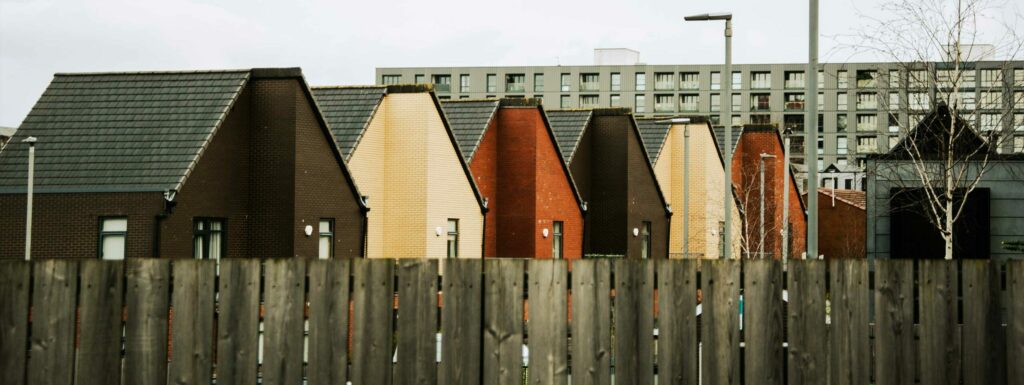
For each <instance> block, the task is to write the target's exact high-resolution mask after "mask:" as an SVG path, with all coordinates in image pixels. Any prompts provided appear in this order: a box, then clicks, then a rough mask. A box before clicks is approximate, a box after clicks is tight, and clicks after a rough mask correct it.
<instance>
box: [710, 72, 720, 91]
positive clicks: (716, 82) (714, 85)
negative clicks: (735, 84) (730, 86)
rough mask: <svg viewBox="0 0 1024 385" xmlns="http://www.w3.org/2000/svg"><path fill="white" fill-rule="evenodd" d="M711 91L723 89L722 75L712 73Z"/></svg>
mask: <svg viewBox="0 0 1024 385" xmlns="http://www.w3.org/2000/svg"><path fill="white" fill-rule="evenodd" d="M711 89H712V90H720V89H722V73H721V72H712V73H711Z"/></svg>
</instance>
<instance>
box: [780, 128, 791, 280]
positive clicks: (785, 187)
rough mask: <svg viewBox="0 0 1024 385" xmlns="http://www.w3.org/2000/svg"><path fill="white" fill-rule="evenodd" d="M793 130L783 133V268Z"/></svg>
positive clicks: (786, 235)
mask: <svg viewBox="0 0 1024 385" xmlns="http://www.w3.org/2000/svg"><path fill="white" fill-rule="evenodd" d="M792 134H793V130H792V129H790V128H786V130H785V131H783V132H782V137H783V139H782V142H783V146H782V266H783V268H785V266H786V260H787V259H789V136H790V135H792Z"/></svg>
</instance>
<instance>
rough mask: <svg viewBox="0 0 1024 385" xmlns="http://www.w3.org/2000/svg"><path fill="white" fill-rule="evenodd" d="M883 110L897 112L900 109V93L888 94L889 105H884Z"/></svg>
mask: <svg viewBox="0 0 1024 385" xmlns="http://www.w3.org/2000/svg"><path fill="white" fill-rule="evenodd" d="M885 108H886V109H890V110H898V109H899V108H900V93H899V92H890V93H889V103H888V104H886V105H885Z"/></svg>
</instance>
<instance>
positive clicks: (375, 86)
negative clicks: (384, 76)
mask: <svg viewBox="0 0 1024 385" xmlns="http://www.w3.org/2000/svg"><path fill="white" fill-rule="evenodd" d="M387 87H388V86H382V85H365V86H310V87H309V89H311V90H330V89H367V90H368V89H377V88H382V89H383V88H387Z"/></svg>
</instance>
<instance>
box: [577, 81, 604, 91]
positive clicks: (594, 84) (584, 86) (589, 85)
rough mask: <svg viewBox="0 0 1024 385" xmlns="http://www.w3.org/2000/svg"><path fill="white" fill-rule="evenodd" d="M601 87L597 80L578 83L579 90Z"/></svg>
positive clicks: (594, 89)
mask: <svg viewBox="0 0 1024 385" xmlns="http://www.w3.org/2000/svg"><path fill="white" fill-rule="evenodd" d="M600 87H601V85H600V83H599V82H583V83H580V91H597V90H598V89H599V88H600Z"/></svg>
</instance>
